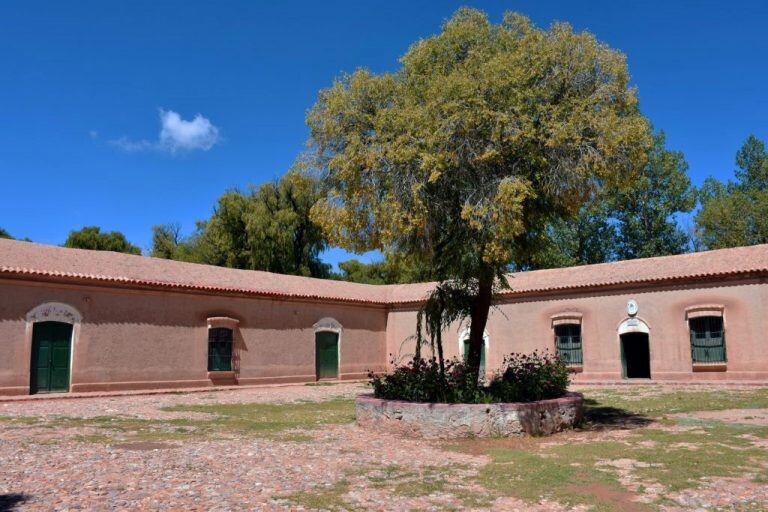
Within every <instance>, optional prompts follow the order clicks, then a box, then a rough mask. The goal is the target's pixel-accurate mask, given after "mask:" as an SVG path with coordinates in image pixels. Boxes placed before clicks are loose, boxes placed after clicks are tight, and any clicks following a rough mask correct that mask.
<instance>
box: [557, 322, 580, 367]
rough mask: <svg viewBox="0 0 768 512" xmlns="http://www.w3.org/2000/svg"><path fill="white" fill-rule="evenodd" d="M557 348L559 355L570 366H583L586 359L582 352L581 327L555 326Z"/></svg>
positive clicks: (569, 325) (578, 325) (573, 325)
mask: <svg viewBox="0 0 768 512" xmlns="http://www.w3.org/2000/svg"><path fill="white" fill-rule="evenodd" d="M555 347H556V348H557V354H558V355H559V356H560V358H561V359H562V360H563V361H565V364H567V365H569V366H581V365H582V364H584V357H583V353H582V350H581V325H580V324H561V325H556V326H555Z"/></svg>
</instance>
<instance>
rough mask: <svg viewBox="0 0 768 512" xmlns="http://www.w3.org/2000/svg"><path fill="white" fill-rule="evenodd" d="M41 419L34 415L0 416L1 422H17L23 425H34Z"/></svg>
mask: <svg viewBox="0 0 768 512" xmlns="http://www.w3.org/2000/svg"><path fill="white" fill-rule="evenodd" d="M40 421H41V420H40V418H38V417H36V416H0V422H1V423H19V424H23V425H34V424H35V423H39V422H40Z"/></svg>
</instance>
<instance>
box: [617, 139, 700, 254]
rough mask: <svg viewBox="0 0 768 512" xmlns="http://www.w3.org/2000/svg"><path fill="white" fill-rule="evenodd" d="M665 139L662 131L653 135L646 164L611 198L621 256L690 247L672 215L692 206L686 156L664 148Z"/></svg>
mask: <svg viewBox="0 0 768 512" xmlns="http://www.w3.org/2000/svg"><path fill="white" fill-rule="evenodd" d="M665 141H666V136H665V135H664V132H658V133H656V134H655V135H654V144H653V146H652V147H651V149H650V151H649V153H648V162H647V164H646V165H645V166H644V167H643V168H642V170H641V172H640V173H639V174H638V175H637V176H635V178H634V180H633V181H632V182H631V183H630V184H629V186H628V187H627V188H625V189H623V190H621V191H619V193H618V194H616V196H615V197H614V198H613V202H614V205H613V210H614V211H615V212H616V213H615V215H616V219H617V221H618V225H619V231H618V232H619V240H618V247H617V251H616V255H617V257H618V259H620V260H630V259H634V258H650V257H652V256H666V255H668V254H681V253H683V252H686V251H687V250H688V249H689V242H690V239H689V236H688V234H687V233H685V232H684V231H683V230H681V229H680V227H679V226H678V224H677V220H676V219H675V215H677V214H679V213H688V212H690V211H691V210H693V207H694V206H695V204H696V196H695V191H694V189H693V187H692V186H691V180H690V178H689V177H688V163H687V162H686V161H685V156H684V155H683V153H682V152H680V151H671V150H669V149H667V148H666V146H665Z"/></svg>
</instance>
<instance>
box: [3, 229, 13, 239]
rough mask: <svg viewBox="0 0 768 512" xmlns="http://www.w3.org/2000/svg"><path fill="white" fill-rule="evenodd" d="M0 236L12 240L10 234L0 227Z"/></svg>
mask: <svg viewBox="0 0 768 512" xmlns="http://www.w3.org/2000/svg"><path fill="white" fill-rule="evenodd" d="M0 238H10V239H11V240H13V237H12V236H11V234H10V233H9V232H8V231H6V230H5V229H3V228H0Z"/></svg>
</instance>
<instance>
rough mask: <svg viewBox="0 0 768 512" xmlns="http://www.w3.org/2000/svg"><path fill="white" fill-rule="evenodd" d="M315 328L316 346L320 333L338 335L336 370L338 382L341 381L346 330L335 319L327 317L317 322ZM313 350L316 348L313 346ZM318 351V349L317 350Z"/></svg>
mask: <svg viewBox="0 0 768 512" xmlns="http://www.w3.org/2000/svg"><path fill="white" fill-rule="evenodd" d="M312 327H313V328H314V333H313V336H314V337H315V339H314V340H313V342H314V344H317V333H319V332H333V333H336V352H337V354H336V358H337V361H336V368H337V369H338V370H337V373H338V375H337V376H336V378H337V379H338V380H341V332H342V331H343V330H344V328H343V327H342V326H341V323H340V322H339V321H338V320H336V319H335V318H333V317H330V316H326V317H323V318H321V319H320V320H318V321H317V322H315V324H314V325H313V326H312ZM313 348H315V347H314V346H313ZM315 350H316V349H315Z"/></svg>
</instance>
